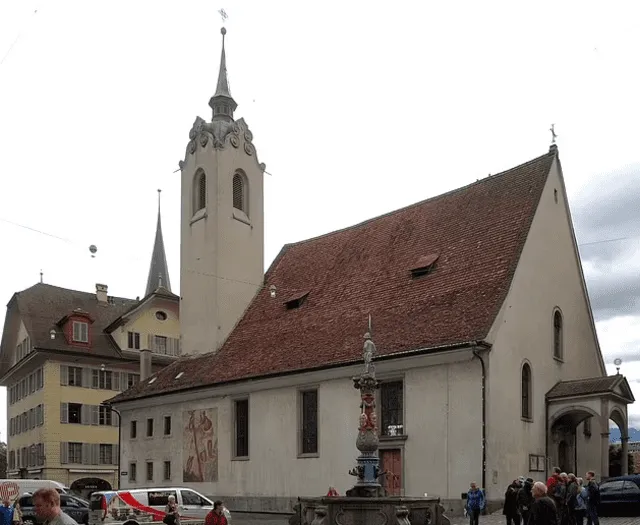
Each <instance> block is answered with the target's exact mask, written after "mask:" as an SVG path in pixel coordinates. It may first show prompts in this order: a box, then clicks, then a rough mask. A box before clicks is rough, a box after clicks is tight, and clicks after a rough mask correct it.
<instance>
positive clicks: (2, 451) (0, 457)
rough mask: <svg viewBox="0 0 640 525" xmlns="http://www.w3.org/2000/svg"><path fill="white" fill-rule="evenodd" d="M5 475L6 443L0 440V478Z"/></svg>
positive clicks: (3, 477)
mask: <svg viewBox="0 0 640 525" xmlns="http://www.w3.org/2000/svg"><path fill="white" fill-rule="evenodd" d="M6 477H7V444H6V443H4V442H2V441H0V479H5V478H6Z"/></svg>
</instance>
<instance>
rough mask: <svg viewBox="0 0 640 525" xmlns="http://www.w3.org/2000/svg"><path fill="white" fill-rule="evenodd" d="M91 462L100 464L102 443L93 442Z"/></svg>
mask: <svg viewBox="0 0 640 525" xmlns="http://www.w3.org/2000/svg"><path fill="white" fill-rule="evenodd" d="M91 464H92V465H99V464H100V445H99V444H98V443H91Z"/></svg>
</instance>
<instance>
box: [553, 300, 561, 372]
mask: <svg viewBox="0 0 640 525" xmlns="http://www.w3.org/2000/svg"><path fill="white" fill-rule="evenodd" d="M563 353H564V352H563V341H562V314H561V313H560V310H556V311H555V312H554V313H553V357H555V358H556V359H560V360H561V359H562V358H563Z"/></svg>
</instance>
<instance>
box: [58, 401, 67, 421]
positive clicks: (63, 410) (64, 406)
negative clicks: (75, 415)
mask: <svg viewBox="0 0 640 525" xmlns="http://www.w3.org/2000/svg"><path fill="white" fill-rule="evenodd" d="M68 422H69V405H68V404H67V403H60V423H68Z"/></svg>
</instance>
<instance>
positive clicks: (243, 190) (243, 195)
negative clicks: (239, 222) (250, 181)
mask: <svg viewBox="0 0 640 525" xmlns="http://www.w3.org/2000/svg"><path fill="white" fill-rule="evenodd" d="M233 207H234V208H235V209H236V210H240V211H242V212H244V213H246V214H247V215H248V213H247V211H248V210H247V209H248V206H247V185H246V182H245V178H244V176H243V175H242V174H241V173H236V174H235V175H234V176H233Z"/></svg>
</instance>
